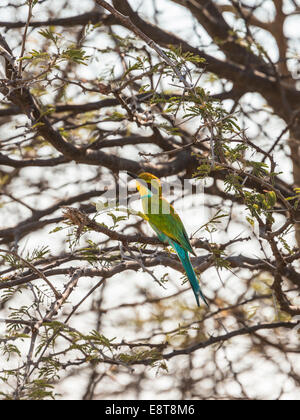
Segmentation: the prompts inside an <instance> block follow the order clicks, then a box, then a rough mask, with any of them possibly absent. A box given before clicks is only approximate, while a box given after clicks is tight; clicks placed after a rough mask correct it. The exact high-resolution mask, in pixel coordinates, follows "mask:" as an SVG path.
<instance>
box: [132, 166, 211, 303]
mask: <svg viewBox="0 0 300 420" xmlns="http://www.w3.org/2000/svg"><path fill="white" fill-rule="evenodd" d="M128 175H130V176H131V177H132V178H135V179H136V185H137V189H138V191H139V193H140V198H141V201H142V206H143V210H144V213H145V215H146V217H147V220H148V222H149V224H150V226H151V227H152V229H153V230H154V232H155V233H156V234H157V236H158V238H159V239H160V240H161V241H162V242H164V243H168V244H169V245H171V247H172V248H173V249H174V250H175V251H176V253H177V255H178V257H179V259H180V261H181V263H182V265H183V268H184V269H185V272H186V274H187V277H188V279H189V282H190V284H191V286H192V289H193V292H194V295H195V298H196V301H197V305H198V306H200V303H199V296H200V297H201V298H202V299H203V301H204V302H205V303H206V305H207V306H208V303H207V301H206V299H205V297H204V295H203V294H202V291H201V289H200V286H199V281H198V279H197V277H196V274H195V271H194V269H193V267H192V264H191V260H190V257H189V253H191V254H193V255H195V256H196V254H195V251H194V250H193V248H192V246H191V243H190V240H189V237H188V235H187V232H186V230H185V228H184V226H183V223H182V221H181V219H180V217H179V215H178V214H177V213H176V211H175V209H174V207H173V206H172V205H171V204H170V203H169V202H168V201H167V200H166V199H165V198H164V197H163V196H162V184H161V181H160V179H159V178H157V177H156V176H154V175H152V174H150V173H148V172H143V173H141V174H139V175H138V176H137V175H135V174H132V173H130V172H128Z"/></svg>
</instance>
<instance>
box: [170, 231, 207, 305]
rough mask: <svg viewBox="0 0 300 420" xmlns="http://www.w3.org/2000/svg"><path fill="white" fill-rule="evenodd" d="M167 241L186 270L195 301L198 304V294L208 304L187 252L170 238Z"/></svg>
mask: <svg viewBox="0 0 300 420" xmlns="http://www.w3.org/2000/svg"><path fill="white" fill-rule="evenodd" d="M168 241H169V243H170V245H171V246H172V248H174V249H175V251H176V252H177V255H178V257H179V259H180V261H181V263H182V265H183V268H184V269H185V271H186V274H187V277H188V279H189V282H190V284H191V286H192V289H193V292H194V295H195V298H196V301H197V305H198V306H200V302H199V296H200V297H201V299H202V300H203V302H205V304H206V305H207V306H208V303H207V300H206V299H205V297H204V295H203V293H202V291H201V288H200V286H199V281H198V279H197V277H196V274H195V271H194V269H193V266H192V263H191V260H190V257H189V254H188V252H187V251H186V250H185V249H183V248H182V247H181V246H180V245H179V244H178V243H177V242H174V241H173V240H172V239H171V238H168Z"/></svg>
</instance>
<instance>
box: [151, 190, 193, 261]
mask: <svg viewBox="0 0 300 420" xmlns="http://www.w3.org/2000/svg"><path fill="white" fill-rule="evenodd" d="M161 200H162V209H163V211H161V212H159V214H151V213H148V214H147V216H148V218H149V222H150V224H151V225H153V226H154V227H155V228H156V229H154V230H155V231H157V229H158V230H159V231H160V232H161V233H162V234H164V235H166V236H168V237H169V238H171V239H173V240H174V241H176V242H177V243H178V244H180V245H181V246H182V247H183V248H184V249H185V250H186V251H187V252H191V253H192V254H194V255H195V252H194V250H193V248H192V245H191V244H190V240H189V237H188V234H187V232H186V230H185V227H184V226H183V223H182V221H181V219H180V217H179V215H178V214H177V213H176V211H175V209H174V207H173V206H172V205H171V204H170V203H168V201H167V200H165V199H164V198H161ZM161 236H162V235H161Z"/></svg>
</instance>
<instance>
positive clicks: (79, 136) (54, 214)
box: [0, 0, 300, 399]
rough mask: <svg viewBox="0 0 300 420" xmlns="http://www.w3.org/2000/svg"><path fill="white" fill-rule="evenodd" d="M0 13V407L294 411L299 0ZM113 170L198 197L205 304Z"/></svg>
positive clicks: (119, 4) (190, 1)
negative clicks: (157, 401) (237, 406)
mask: <svg viewBox="0 0 300 420" xmlns="http://www.w3.org/2000/svg"><path fill="white" fill-rule="evenodd" d="M146 3H147V4H146ZM54 6H55V7H54ZM4 9H5V10H4ZM0 10H1V16H2V15H3V16H4V15H5V13H6V15H7V21H5V22H4V21H1V22H0V27H1V28H2V34H1V36H0V55H1V60H2V64H3V70H2V76H1V77H2V78H1V81H0V92H1V95H2V99H1V109H0V117H1V120H0V121H1V151H0V165H1V215H2V216H1V225H2V227H1V230H0V244H1V263H2V268H1V273H0V275H1V279H0V289H1V291H2V297H1V307H0V309H1V316H2V318H1V320H0V321H1V324H0V325H1V333H2V335H1V337H0V349H1V352H2V356H1V358H2V359H1V360H2V362H1V376H0V379H1V381H2V382H1V387H0V392H1V395H2V396H3V398H4V399H47V398H55V397H56V396H57V394H58V393H59V394H60V395H61V396H62V397H63V398H67V397H71V398H82V399H99V398H130V397H131V398H136V399H139V398H148V397H150V398H151V397H152V398H155V397H156V396H157V395H159V396H160V398H161V397H162V396H163V397H166V398H179V399H187V398H212V399H221V398H243V399H250V398H251V399H253V398H281V397H285V398H287V397H288V396H293V397H294V398H296V397H299V383H300V376H299V375H300V371H299V356H298V352H299V350H298V349H299V341H298V339H297V334H296V333H295V332H296V330H297V322H298V320H299V315H300V307H299V299H298V302H297V297H298V294H299V285H300V276H299V257H300V252H299V248H298V246H299V242H300V237H299V229H298V223H299V220H300V214H299V209H298V206H299V200H300V168H299V163H298V161H299V157H298V142H299V141H300V120H299V99H300V93H299V91H298V90H297V67H295V66H296V64H297V57H298V54H299V48H297V45H296V42H297V37H296V36H295V37H293V36H292V35H290V34H289V33H288V31H287V29H286V27H287V25H293V24H295V26H296V25H297V20H298V19H299V18H298V14H299V11H300V6H299V5H298V4H297V2H296V1H293V0H291V1H283V0H273V1H271V0H270V1H263V2H260V1H249V2H246V1H245V2H242V1H234V0H231V1H227V2H222V1H212V0H182V1H179V0H165V1H160V2H157V1H155V0H153V1H149V2H142V3H141V4H140V3H139V2H137V1H135V0H132V1H127V0H113V1H112V2H111V3H108V2H106V1H102V0H96V1H92V0H90V1H85V2H84V3H83V2H81V4H80V5H78V4H77V2H75V1H74V2H72V1H69V2H67V1H66V2H61V1H59V2H54V1H51V2H50V1H47V0H40V1H37V0H27V1H26V2H25V4H23V3H22V2H19V1H15V2H8V3H7V4H5V5H1V6H0ZM40 16H42V18H40ZM170 16H171V17H170ZM173 16H175V18H176V19H175V18H174V19H173ZM166 22H167V23H166ZM182 22H187V23H188V24H187V25H186V26H187V27H184V28H183V25H182ZM170 28H171V30H170ZM175 32H176V34H175ZM270 45H271V47H270ZM120 171H130V172H133V173H136V174H137V173H139V172H140V171H149V172H152V173H153V174H155V175H157V176H159V177H162V178H163V179H165V180H170V179H172V180H177V181H178V180H180V181H181V182H182V181H183V180H184V179H194V182H195V186H196V187H197V185H201V186H204V204H203V207H202V208H200V209H199V208H194V209H192V210H191V212H190V213H189V214H191V215H192V218H193V220H194V227H195V234H194V235H193V239H192V244H193V246H194V248H195V250H196V252H197V254H198V255H199V256H198V257H195V258H193V259H192V262H193V264H194V267H195V269H196V270H197V273H198V274H199V276H201V283H202V287H203V290H204V291H205V294H206V296H207V298H208V300H209V302H210V307H209V309H207V308H205V307H201V308H200V309H198V308H197V307H196V305H195V303H194V301H193V296H192V293H191V292H190V289H189V288H188V287H186V286H185V285H184V284H185V280H186V279H185V277H182V280H183V281H180V277H181V276H182V273H183V271H182V267H181V265H180V263H179V261H178V260H177V258H176V256H175V255H173V254H172V253H171V252H170V250H169V249H168V248H166V247H165V246H164V245H163V244H161V243H160V242H159V241H158V239H156V238H154V237H153V236H151V234H150V231H148V230H146V227H145V223H144V220H143V217H141V214H139V213H137V214H136V213H134V212H132V210H130V209H129V208H125V209H124V206H123V207H122V208H120V207H118V206H119V205H121V204H123V203H119V202H118V201H117V202H116V203H115V205H114V206H113V205H112V204H111V202H110V201H109V200H108V201H107V200H106V199H105V200H104V197H105V198H107V197H111V198H114V197H119V196H120V194H119V190H120V188H123V187H124V184H122V182H124V181H122V180H120V178H119V173H120ZM171 177H172V178H171ZM99 186H100V187H99ZM126 191H127V190H126ZM189 192H193V191H189ZM133 193H134V191H128V196H131V195H132V194H133ZM101 196H102V198H103V201H101ZM173 201H174V202H175V205H176V203H177V201H178V197H177V196H176V193H175V195H174V196H173ZM124 211H125V213H124ZM200 211H201V217H204V219H205V222H204V224H202V222H201V220H203V219H201V218H200V216H199V212H200ZM294 232H296V235H295V234H294ZM176 272H178V273H179V274H177V275H176ZM222 282H223V283H224V284H223V285H222ZM182 283H183V284H182ZM297 305H298V306H297ZM297 363H298V365H297ZM262 366H263V368H262Z"/></svg>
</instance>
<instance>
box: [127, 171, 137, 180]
mask: <svg viewBox="0 0 300 420" xmlns="http://www.w3.org/2000/svg"><path fill="white" fill-rule="evenodd" d="M126 172H127V173H128V175H129V176H131V178H134V179H139V177H138V176H137V175H135V174H133V173H132V172H128V171H126Z"/></svg>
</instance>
